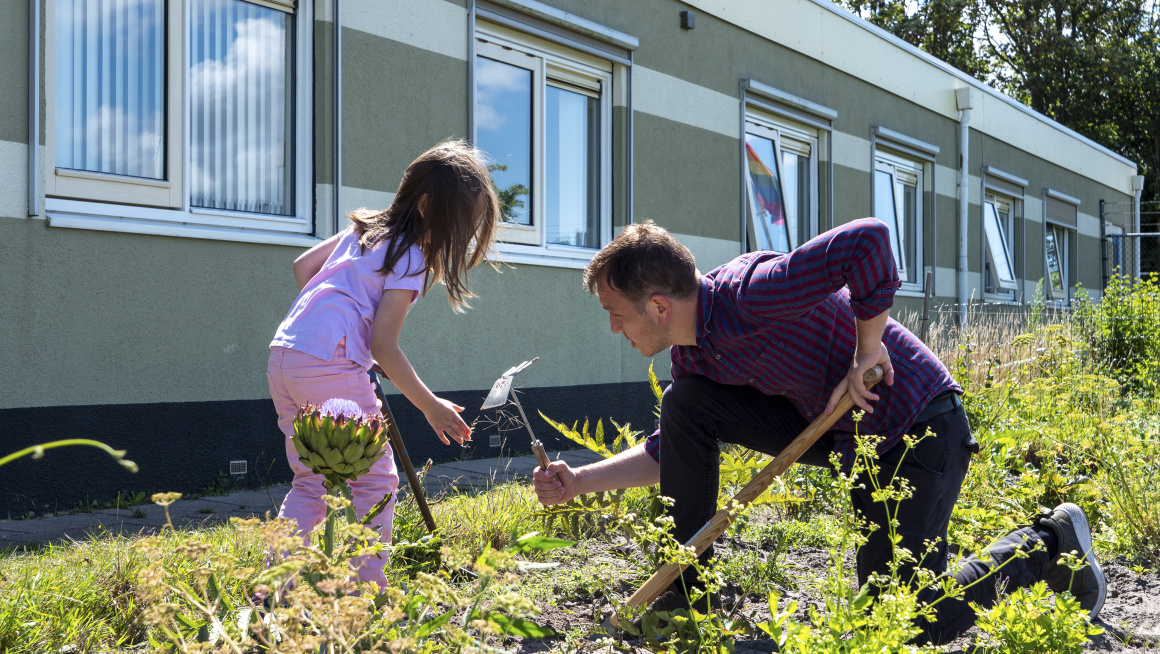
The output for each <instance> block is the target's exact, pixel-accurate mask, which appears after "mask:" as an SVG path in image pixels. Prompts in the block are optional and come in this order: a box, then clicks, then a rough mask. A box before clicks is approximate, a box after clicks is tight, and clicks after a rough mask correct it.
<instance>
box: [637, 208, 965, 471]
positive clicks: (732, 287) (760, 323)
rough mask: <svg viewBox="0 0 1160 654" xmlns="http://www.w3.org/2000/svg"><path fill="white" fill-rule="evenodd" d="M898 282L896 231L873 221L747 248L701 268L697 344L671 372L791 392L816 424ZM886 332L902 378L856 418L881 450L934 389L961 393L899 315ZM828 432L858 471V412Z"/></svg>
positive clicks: (678, 353) (678, 355) (676, 359)
mask: <svg viewBox="0 0 1160 654" xmlns="http://www.w3.org/2000/svg"><path fill="white" fill-rule="evenodd" d="M899 284H900V282H899V280H898V270H897V268H896V266H895V264H894V257H893V255H892V254H891V251H890V231H889V228H888V227H887V226H886V224H885V223H883V222H881V221H879V220H877V219H874V218H864V219H862V220H855V221H853V222H851V223H847V224H845V225H842V226H841V227H837V228H834V229H832V230H830V231H828V232H826V233H825V234H822V235H820V236H818V237H817V238H814V239H812V240H810V241H809V242H808V243H806V244H804V245H802V246H801V247H800V248H798V249H796V250H794V251H793V252H791V253H789V254H775V253H773V252H752V253H750V254H744V255H741V256H740V257H737V258H736V259H734V260H733V261H730V262H729V263H727V264H725V265H723V266H721V267H719V268H716V269H714V270H713V271H711V272H709V273H708V274H706V275H704V276H702V277H701V291H700V297H699V298H698V302H697V345H695V346H689V345H674V346H673V347H672V348H671V350H670V353H671V355H672V360H673V364H672V376H673V379H674V380H675V379H680V378H681V377H687V376H689V375H703V376H705V377H708V378H709V379H712V380H713V381H716V382H718V383H721V384H732V385H736V386H752V387H754V388H756V389H757V390H759V391H761V392H762V393H765V394H766V395H784V396H786V397H787V398H788V399H789V400H790V401H791V402H792V403H793V405H794V406H795V407H797V410H798V411H799V412H800V413H801V415H802V416H803V417H804V418H805V419H806V420H808V421H813V420H814V419H815V418H817V417H818V416H819V415H821V414H822V412H823V411H824V410H825V408H826V402H827V401H829V399H830V393H831V392H833V389H834V387H835V386H837V384H838V382H840V381H841V380H842V378H843V377H845V376H846V375H847V374H848V373H849V371H850V365H851V364H852V363H853V360H854V351H855V349H856V347H857V343H858V334H857V328H856V325H855V319H859V320H868V319H870V318H873V317H875V316H877V315H879V314H880V313H882V312H883V311H886V310H887V309H889V308H890V307H891V306H892V305H893V304H894V292H895V291H896V290H897V289H898V286H899ZM882 341H883V342H884V343H885V344H886V348H887V349H888V350H889V351H890V360H891V363H892V364H893V365H894V385H893V386H887V385H886V384H879V385H878V386H876V387H875V388H874V392H875V393H877V394H878V395H879V399H878V400H877V401H876V402H874V403H873V406H874V413H872V414H866V415H865V416H864V417H863V418H862V421H861V423H860V424H859V426H858V431H859V433H862V434H878V435H879V436H882V437H883V438H884V439H885V440H884V441H882V443H880V444H879V446H878V452H879V453H880V454H881V453H884V452H886V451H887V450H889V449H890V448H892V447H894V446H895V445H897V444H898V443H899V441H901V440H902V436H903V434H905V433H906V431H907V430H908V429H909V428H910V426H911V425H912V424H913V423H914V420H915V418H917V417H918V415H919V413H921V412H922V410H923V408H925V407H926V404H927V403H928V402H929V401H930V400H931V399H933V398H934V397H935V396H936V395H939V394H940V393H943V392H945V391H947V390H954V391H956V392H960V393H961V392H962V389H961V388H960V387H959V386H958V384H956V383H955V381H954V379H952V378H951V375H950V372H948V371H947V369H946V367H945V366H944V365H943V364H942V362H941V361H939V360H938V358H937V357H936V356H935V355H934V353H932V352H931V351H930V350H929V349H928V348H927V347H926V345H924V344H923V343H922V341H920V340H919V339H918V338H917V337H916V336H915V335H914V334H912V333H910V331H908V330H907V329H906V328H905V327H903V326H902V325H900V324H898V322H896V321H895V320H894V319H890V320H889V321H888V323H887V325H886V330H885V332H884V334H883V336H882ZM829 433H830V434H831V435H833V437H834V441H835V444H834V451H835V452H837V453H838V454H839V455H841V457H842V466H843V468H845V469H849V467H850V466H851V465H852V464H853V457H854V445H855V443H854V420H853V417H852V416H851V415H846V416H844V417H842V418H841V419H839V420H838V422H837V423H835V424H834V427H833V428H832V429H831V430H830V432H829ZM660 437H661V433H660V430H659V429H658V430H657V431H656V432H655V433H654V434H653V435H652V436H649V437H648V438H647V439H645V448H646V450H647V451H648V453H649V454H650V455H651V456H652V457H653V458H654V459H657V460H660Z"/></svg>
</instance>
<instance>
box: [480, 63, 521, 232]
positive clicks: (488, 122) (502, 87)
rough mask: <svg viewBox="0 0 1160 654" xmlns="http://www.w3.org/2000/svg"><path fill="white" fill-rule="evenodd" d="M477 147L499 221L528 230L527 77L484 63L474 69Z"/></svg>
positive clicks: (508, 67) (501, 65) (507, 66)
mask: <svg viewBox="0 0 1160 654" xmlns="http://www.w3.org/2000/svg"><path fill="white" fill-rule="evenodd" d="M475 129H476V145H477V146H478V147H479V148H480V149H481V150H483V151H484V152H486V153H487V154H488V156H489V157H491V159H492V164H491V165H490V166H489V167H488V168H489V170H490V171H491V181H492V183H493V184H494V185H495V187H496V191H497V192H498V194H499V199H500V204H501V205H502V207H503V215H504V220H505V221H506V222H510V223H516V224H520V225H531V224H532V193H533V188H532V71H531V70H528V69H526V68H520V67H518V66H513V65H511V64H506V63H503V62H500V61H496V60H494V59H488V58H487V57H477V58H476V65H475Z"/></svg>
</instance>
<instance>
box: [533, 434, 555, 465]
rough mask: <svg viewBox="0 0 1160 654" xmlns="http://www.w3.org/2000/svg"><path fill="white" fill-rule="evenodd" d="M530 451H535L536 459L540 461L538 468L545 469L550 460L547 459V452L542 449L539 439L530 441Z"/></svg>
mask: <svg viewBox="0 0 1160 654" xmlns="http://www.w3.org/2000/svg"><path fill="white" fill-rule="evenodd" d="M532 452H534V453H535V455H536V460H537V461H539V462H540V470H544V471H546V470H547V469H548V464H549V463H551V461H550V460H549V459H548V452H547V451H546V450H544V444H543V443H541V442H540V441H539V440H534V441H532Z"/></svg>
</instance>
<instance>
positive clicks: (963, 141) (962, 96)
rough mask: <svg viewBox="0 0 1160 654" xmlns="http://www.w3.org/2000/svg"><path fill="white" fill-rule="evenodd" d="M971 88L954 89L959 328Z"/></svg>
mask: <svg viewBox="0 0 1160 654" xmlns="http://www.w3.org/2000/svg"><path fill="white" fill-rule="evenodd" d="M971 101H972V98H971V88H970V87H969V86H966V87H962V88H957V89H955V104H956V106H957V107H958V110H959V328H960V329H965V328H966V326H967V301H968V300H969V299H970V297H969V295H968V293H969V291H968V284H967V270H968V268H967V238H968V234H969V230H968V229H967V209H968V207H969V206H970V202H971V194H970V190H969V184H970V179H971V178H970V171H969V167H968V166H969V164H970V160H971V158H970V156H969V151H968V145H969V144H970V140H971V104H972V103H971Z"/></svg>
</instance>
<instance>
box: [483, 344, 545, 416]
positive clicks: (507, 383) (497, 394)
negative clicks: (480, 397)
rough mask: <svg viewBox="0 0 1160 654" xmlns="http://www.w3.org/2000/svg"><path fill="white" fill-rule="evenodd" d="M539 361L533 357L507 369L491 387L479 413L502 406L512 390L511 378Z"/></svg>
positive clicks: (538, 358)
mask: <svg viewBox="0 0 1160 654" xmlns="http://www.w3.org/2000/svg"><path fill="white" fill-rule="evenodd" d="M539 360H540V357H533V358H532V359H531V360H530V361H525V362H523V363H521V364H520V365H518V366H512V367H511V368H508V370H507V372H505V373H504V374H503V375H502V376H500V378H499V379H497V380H495V383H494V384H492V386H491V392H490V393H488V394H487V399H486V400H484V401H483V406H481V407H480V408H479V410H480V411H486V410H488V409H494V408H496V407H497V406H502V405H503V404H505V403H507V399H508V393H510V392H511V390H512V377H515V376H516V375H518V374H520V373H521V372H523V371H524V369H525V368H527V367H528V366H530V365H532V364H533V363H535V362H537V361H539Z"/></svg>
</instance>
